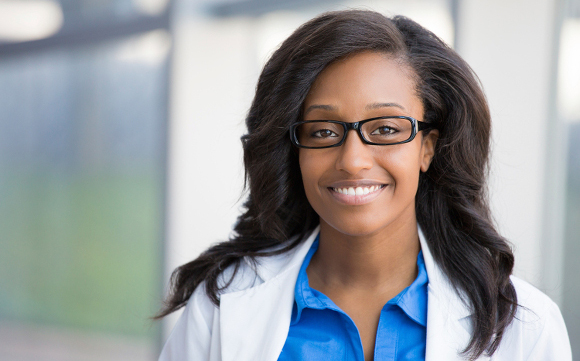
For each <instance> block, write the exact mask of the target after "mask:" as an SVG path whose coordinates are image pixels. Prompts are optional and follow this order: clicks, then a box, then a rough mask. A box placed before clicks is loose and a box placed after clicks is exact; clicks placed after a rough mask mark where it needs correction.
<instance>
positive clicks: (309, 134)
mask: <svg viewBox="0 0 580 361" xmlns="http://www.w3.org/2000/svg"><path fill="white" fill-rule="evenodd" d="M432 127H433V126H432V125H431V124H429V123H425V122H422V121H419V120H417V119H415V118H411V117H405V116H389V117H376V118H371V119H366V120H361V121H360V122H354V123H346V122H341V121H338V120H307V121H303V122H297V123H295V124H292V126H291V127H290V138H291V140H292V143H294V145H296V146H297V147H300V148H330V147H339V146H341V145H342V143H344V140H345V139H346V135H347V133H348V131H349V130H356V131H357V132H358V135H359V136H360V138H361V140H362V141H363V143H365V144H372V145H394V144H401V143H408V142H410V141H412V140H413V139H414V138H415V136H416V135H417V133H418V132H420V131H422V130H425V129H430V128H432Z"/></svg>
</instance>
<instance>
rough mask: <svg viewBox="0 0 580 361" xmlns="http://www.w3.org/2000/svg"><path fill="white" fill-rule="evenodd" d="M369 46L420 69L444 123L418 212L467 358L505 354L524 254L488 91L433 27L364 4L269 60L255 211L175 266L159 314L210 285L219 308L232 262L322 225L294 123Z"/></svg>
mask: <svg viewBox="0 0 580 361" xmlns="http://www.w3.org/2000/svg"><path fill="white" fill-rule="evenodd" d="M363 51H375V52H381V53H385V54H389V55H391V56H393V57H396V58H397V59H399V60H401V61H402V62H403V63H404V64H405V65H407V66H408V67H410V69H412V70H413V72H414V77H415V81H416V88H417V89H416V91H417V94H418V95H419V97H420V98H421V100H422V102H423V106H424V109H425V114H424V121H426V122H429V123H432V124H433V125H434V126H435V127H436V128H437V129H438V130H439V139H438V141H437V145H436V149H435V156H434V158H433V161H432V163H431V166H430V167H429V170H428V171H427V172H425V173H421V175H420V177H419V185H418V191H417V195H416V202H415V205H416V206H415V207H416V215H417V221H418V223H419V225H420V226H421V228H422V230H423V232H424V234H425V235H426V238H427V242H428V243H429V247H430V249H431V252H432V254H433V257H434V259H435V261H436V262H437V264H438V265H439V267H440V268H441V269H442V270H443V272H444V273H445V274H446V275H447V277H448V278H449V280H450V281H451V283H452V284H453V286H454V287H455V289H456V290H457V291H458V292H459V293H460V294H461V295H463V297H464V298H465V301H466V302H468V304H469V305H470V307H471V311H472V313H473V318H472V320H473V332H472V337H471V340H470V342H469V344H468V345H467V347H466V348H465V350H464V355H465V356H466V357H468V358H470V359H475V358H477V357H479V356H480V355H482V354H483V353H487V354H489V355H491V354H493V353H494V352H495V350H496V349H497V348H498V346H499V344H500V341H501V339H502V336H503V334H504V331H505V330H506V327H507V326H508V325H509V324H510V323H511V321H512V320H513V318H514V315H515V312H516V309H517V297H516V292H515V289H514V287H513V285H512V283H511V281H510V278H509V277H510V274H511V272H512V268H513V265H514V257H513V254H512V251H511V249H510V247H509V245H508V243H507V242H506V240H505V239H504V238H503V237H502V236H500V235H499V234H498V232H497V231H496V229H495V227H494V224H493V221H492V218H491V215H490V210H489V206H488V200H487V194H486V183H485V181H486V178H487V173H488V158H489V144H490V127H491V123H490V122H491V121H490V113H489V109H488V105H487V101H486V98H485V95H484V94H483V91H482V89H481V87H480V84H479V81H478V79H477V77H476V76H475V75H474V73H473V71H472V70H471V68H470V67H469V65H467V63H466V62H465V61H464V60H463V59H461V57H459V55H457V53H456V52H455V51H453V50H452V49H451V48H449V47H448V46H447V45H446V44H445V43H444V42H443V41H441V40H440V39H439V38H438V37H437V36H435V35H434V34H433V33H431V32H430V31H428V30H426V29H425V28H423V27H421V26H420V25H418V24H417V23H415V22H414V21H412V20H410V19H408V18H405V17H402V16H396V17H394V18H387V17H385V16H383V15H381V14H378V13H375V12H371V11H363V10H348V11H338V12H330V13H326V14H322V15H320V16H318V17H317V18H315V19H313V20H310V21H309V22H307V23H305V24H304V25H302V26H301V27H299V28H298V29H297V30H296V31H295V32H294V33H293V34H292V35H291V36H290V37H289V38H288V39H287V40H286V41H284V43H283V44H282V45H281V46H280V48H279V49H278V50H277V51H276V52H275V53H274V54H273V55H272V57H271V58H270V60H269V61H268V62H267V64H266V65H265V66H264V69H263V71H262V73H261V75H260V78H259V80H258V84H257V87H256V94H255V97H254V100H253V102H252V106H251V108H250V110H249V112H248V115H247V118H246V125H247V134H246V135H244V136H243V137H242V143H243V148H244V164H245V169H246V187H247V188H248V189H249V194H248V199H247V201H246V202H245V204H244V212H243V214H242V215H241V216H240V217H239V218H238V221H237V223H236V225H235V228H234V234H233V236H232V238H231V239H230V240H229V241H226V242H222V243H219V244H216V245H214V246H213V247H211V248H209V249H208V250H207V251H205V252H204V253H203V254H201V255H200V256H199V257H198V258H197V259H195V260H193V261H191V262H189V263H187V264H185V265H182V266H180V267H178V268H177V269H176V270H175V271H174V272H173V274H172V276H171V292H170V294H169V296H168V298H167V300H166V303H165V307H164V308H163V309H162V310H161V311H160V312H159V314H158V315H157V316H156V317H157V318H161V317H163V316H165V315H168V314H170V313H171V312H173V311H176V310H178V309H180V308H181V307H183V306H184V305H185V304H186V303H187V301H188V299H189V297H190V296H191V294H192V293H193V291H194V290H195V289H196V287H198V286H199V285H200V284H202V282H204V283H203V284H204V287H205V291H206V292H207V294H208V295H209V297H210V298H211V300H212V301H213V302H214V303H215V304H216V305H218V306H219V294H220V291H221V290H222V289H223V288H224V285H223V283H221V282H220V281H219V280H220V275H221V274H222V271H223V270H224V269H226V268H228V267H231V268H232V269H233V270H234V275H235V271H236V270H237V269H238V267H239V265H240V262H241V260H242V258H243V257H248V258H249V259H254V260H256V259H257V258H258V257H260V256H267V255H273V254H280V253H283V252H286V251H288V250H290V249H292V248H294V247H296V246H297V245H298V244H300V243H301V242H302V239H303V237H304V236H305V235H306V234H307V233H308V232H310V231H312V230H313V229H314V228H315V227H316V226H317V225H318V223H319V217H318V215H317V214H316V213H315V212H314V210H313V209H312V207H311V206H310V204H309V203H308V200H307V199H306V195H305V193H304V188H303V185H302V179H301V174H300V168H299V165H298V156H297V152H296V150H295V149H294V148H293V146H292V144H291V142H290V139H289V132H288V129H289V127H290V125H291V124H293V123H294V122H296V121H298V120H300V117H301V109H302V105H303V102H304V99H305V97H306V95H307V93H308V91H309V89H310V87H311V85H312V83H313V82H314V80H315V79H316V77H317V76H318V75H319V74H320V72H321V71H322V70H323V69H324V68H325V67H326V66H328V65H329V64H330V63H332V62H334V61H336V60H337V59H341V58H344V57H346V56H348V55H351V54H354V53H357V52H363ZM289 239H290V241H289Z"/></svg>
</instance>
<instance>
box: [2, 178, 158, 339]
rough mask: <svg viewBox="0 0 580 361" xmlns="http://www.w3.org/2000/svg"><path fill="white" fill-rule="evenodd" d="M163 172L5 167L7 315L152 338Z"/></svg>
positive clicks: (4, 299)
mask: <svg viewBox="0 0 580 361" xmlns="http://www.w3.org/2000/svg"><path fill="white" fill-rule="evenodd" d="M159 173H160V172H159V171H155V170H154V169H151V170H144V171H143V170H142V171H137V172H135V171H132V172H122V171H119V172H109V173H105V172H99V173H95V174H91V173H90V172H78V173H72V174H66V172H55V171H52V172H50V171H49V172H40V171H38V170H37V169H35V171H32V172H23V171H16V170H6V169H3V170H2V171H1V172H0V319H13V320H18V321H30V322H35V323H48V324H53V325H62V326H70V327H74V328H81V329H83V328H84V329H90V330H93V331H103V332H109V333H121V334H127V335H134V336H143V337H153V336H154V335H155V334H156V333H157V332H158V330H157V328H158V327H159V326H158V325H154V324H153V323H152V322H151V321H149V320H148V317H150V316H151V315H152V314H154V313H155V311H156V310H157V307H158V306H159V304H158V301H159V296H158V295H159V294H160V292H159V291H160V290H159V284H160V280H159V277H160V276H159V275H160V274H161V273H162V272H161V269H160V268H161V259H162V255H161V254H160V252H161V246H160V245H161V242H160V239H159V238H160V237H161V219H162V215H161V214H160V213H159V212H161V210H162V209H163V208H162V204H161V202H162V195H161V193H160V192H161V189H162V184H161V182H162V180H161V179H160V177H159Z"/></svg>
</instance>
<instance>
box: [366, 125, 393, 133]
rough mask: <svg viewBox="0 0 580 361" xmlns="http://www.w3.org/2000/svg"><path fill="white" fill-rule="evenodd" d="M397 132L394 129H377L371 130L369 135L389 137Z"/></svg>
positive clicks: (385, 127)
mask: <svg viewBox="0 0 580 361" xmlns="http://www.w3.org/2000/svg"><path fill="white" fill-rule="evenodd" d="M396 132H397V130H396V129H395V128H391V127H387V126H384V127H379V128H377V129H375V130H373V132H372V133H370V134H371V135H391V134H395V133H396Z"/></svg>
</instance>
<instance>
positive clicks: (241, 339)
mask: <svg viewBox="0 0 580 361" xmlns="http://www.w3.org/2000/svg"><path fill="white" fill-rule="evenodd" d="M318 232H319V228H318V227H317V228H316V229H315V230H314V231H313V232H312V233H311V234H310V236H309V237H308V238H307V239H306V240H305V241H304V242H303V243H301V244H300V245H299V246H297V247H296V248H295V249H293V250H291V251H289V252H288V253H285V254H282V255H279V256H275V257H267V258H264V259H262V260H259V263H258V267H257V269H256V270H255V271H256V274H257V275H258V277H259V278H260V279H261V280H260V281H261V282H258V284H257V285H255V286H253V287H250V288H247V289H243V290H241V291H234V292H226V293H224V294H222V295H221V298H220V313H221V315H220V329H221V343H222V359H223V361H234V360H235V361H253V360H264V361H275V360H277V359H278V356H279V354H280V352H281V350H282V347H283V346H284V343H285V342H286V337H287V335H288V329H289V327H290V319H291V315H292V306H293V303H294V286H295V284H296V279H297V277H298V272H299V270H300V266H301V264H302V261H303V260H304V257H305V256H306V254H307V252H308V250H309V249H310V247H311V245H312V242H313V241H314V240H315V238H316V236H317V235H318ZM419 240H420V242H421V248H422V250H423V257H424V259H425V268H426V270H427V274H428V276H429V286H428V292H429V295H428V311H427V346H426V360H427V361H430V360H446V361H453V360H457V361H459V360H464V358H461V357H460V354H459V352H461V351H462V350H463V349H464V348H465V346H467V344H468V342H469V338H470V333H471V331H470V330H471V322H470V317H469V316H470V311H469V308H468V306H467V305H466V304H465V303H464V302H463V301H462V299H461V297H460V296H459V295H458V294H457V292H456V291H455V289H454V288H453V286H452V285H451V284H450V282H449V280H448V279H447V277H446V276H445V275H444V274H443V272H442V271H441V270H440V268H439V267H438V266H437V265H436V264H435V262H434V260H433V257H432V255H431V252H430V250H429V247H428V245H427V242H426V239H425V236H424V235H423V233H422V231H421V229H420V228H419Z"/></svg>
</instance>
